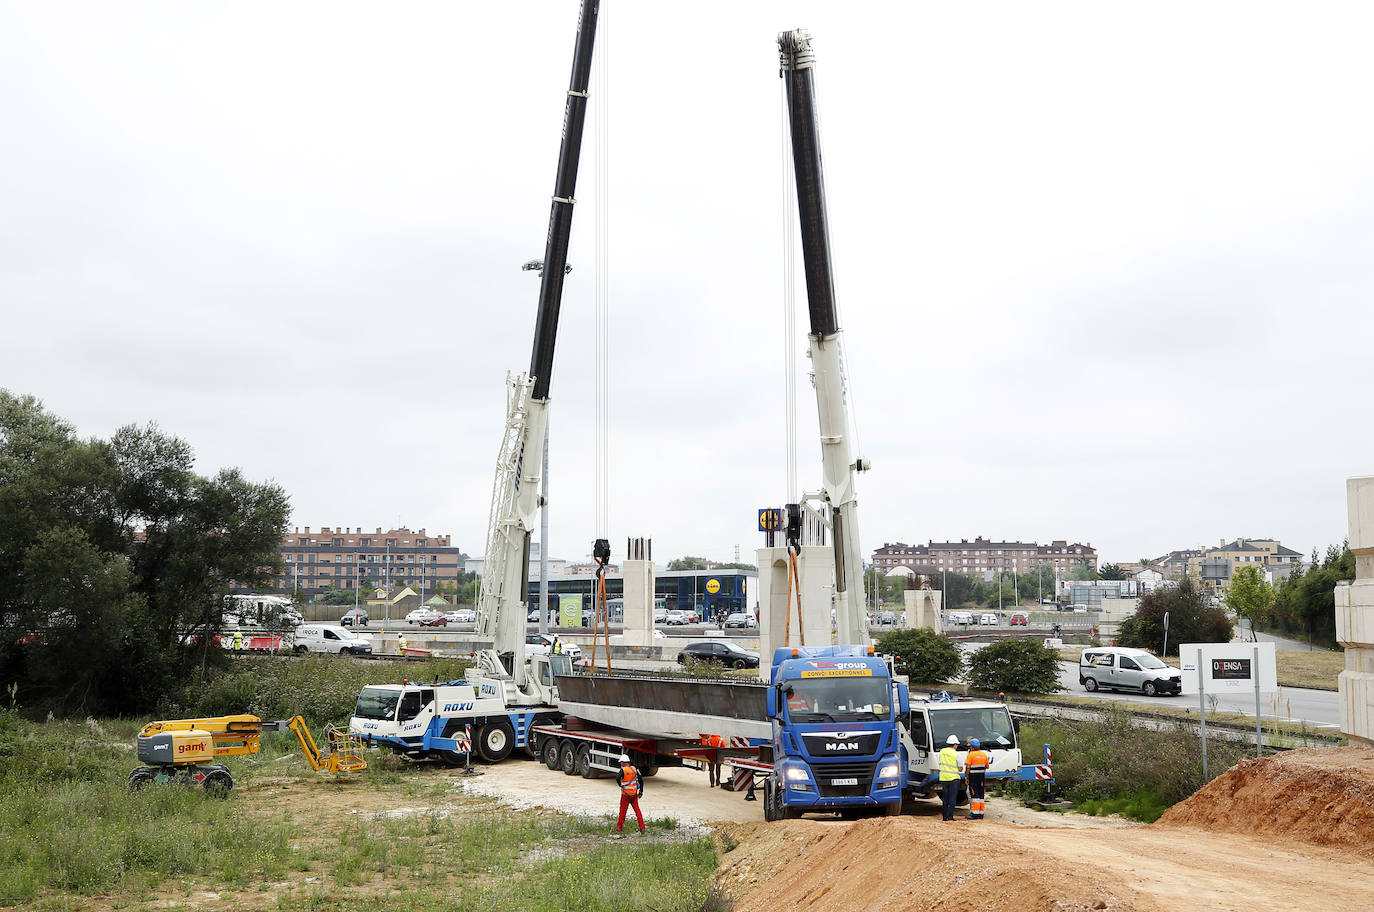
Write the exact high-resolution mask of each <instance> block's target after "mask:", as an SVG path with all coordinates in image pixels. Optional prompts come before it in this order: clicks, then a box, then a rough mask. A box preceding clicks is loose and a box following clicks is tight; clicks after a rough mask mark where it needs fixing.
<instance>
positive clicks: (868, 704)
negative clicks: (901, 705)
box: [784, 677, 892, 722]
mask: <svg viewBox="0 0 1374 912" xmlns="http://www.w3.org/2000/svg"><path fill="white" fill-rule="evenodd" d="M788 687H789V688H790V690H791V692H790V693H787V692H784V698H785V700H786V702H787V715H788V717H789V718H790V719H791V720H792V721H793V722H855V721H858V720H860V719H863V720H869V721H871V720H873V719H881V718H884V717H886V716H887V715H888V714H889V713H890V712H891V711H892V704H890V703H889V702H888V701H889V700H890V699H892V697H891V691H890V689H889V687H888V680H887V678H860V677H853V678H805V679H800V680H796V681H791V682H790V683H789V684H788Z"/></svg>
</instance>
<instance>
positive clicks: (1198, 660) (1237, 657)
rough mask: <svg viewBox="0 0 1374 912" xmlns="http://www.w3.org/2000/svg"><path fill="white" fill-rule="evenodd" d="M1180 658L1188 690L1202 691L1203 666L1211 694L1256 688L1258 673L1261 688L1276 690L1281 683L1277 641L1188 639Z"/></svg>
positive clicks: (1205, 688)
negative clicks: (1200, 686)
mask: <svg viewBox="0 0 1374 912" xmlns="http://www.w3.org/2000/svg"><path fill="white" fill-rule="evenodd" d="M1256 650H1258V652H1259V654H1258V662H1257V661H1256V658H1257V657H1256ZM1178 659H1179V668H1180V669H1181V670H1182V671H1183V692H1184V693H1186V694H1195V693H1197V692H1198V673H1197V672H1198V667H1199V666H1201V668H1202V689H1203V690H1204V691H1206V692H1207V693H1210V694H1215V693H1221V692H1222V691H1229V690H1235V691H1253V690H1254V689H1255V679H1256V677H1258V679H1259V689H1260V690H1261V691H1275V690H1278V687H1279V685H1278V673H1277V669H1276V668H1275V665H1274V644H1273V643H1184V644H1183V645H1182V646H1180V647H1178Z"/></svg>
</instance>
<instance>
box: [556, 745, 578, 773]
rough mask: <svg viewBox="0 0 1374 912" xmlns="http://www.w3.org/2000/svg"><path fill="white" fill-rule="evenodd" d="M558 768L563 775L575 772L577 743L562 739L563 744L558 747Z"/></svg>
mask: <svg viewBox="0 0 1374 912" xmlns="http://www.w3.org/2000/svg"><path fill="white" fill-rule="evenodd" d="M558 768H559V769H561V770H562V771H563V775H565V776H572V775H574V774H575V773H576V772H577V745H576V744H574V743H573V742H572V741H564V742H563V746H562V747H561V748H559V750H558Z"/></svg>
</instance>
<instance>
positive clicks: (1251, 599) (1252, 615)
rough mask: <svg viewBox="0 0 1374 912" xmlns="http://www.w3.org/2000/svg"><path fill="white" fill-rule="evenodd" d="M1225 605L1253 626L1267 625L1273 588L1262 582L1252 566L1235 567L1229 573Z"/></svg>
mask: <svg viewBox="0 0 1374 912" xmlns="http://www.w3.org/2000/svg"><path fill="white" fill-rule="evenodd" d="M1226 604H1227V605H1229V606H1231V609H1232V610H1233V611H1235V612H1236V614H1238V615H1240V616H1241V617H1243V618H1246V619H1248V620H1249V621H1250V623H1251V624H1253V625H1256V626H1258V625H1259V624H1263V623H1267V622H1268V620H1269V612H1270V611H1271V610H1272V609H1273V607H1274V587H1273V586H1271V585H1269V584H1268V583H1267V582H1265V581H1264V578H1263V577H1262V576H1260V571H1259V568H1258V567H1256V566H1254V565H1253V564H1251V565H1248V566H1244V567H1237V568H1236V569H1235V571H1233V572H1232V573H1231V585H1230V587H1229V588H1228V589H1227V590H1226Z"/></svg>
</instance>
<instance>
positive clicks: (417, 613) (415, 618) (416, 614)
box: [406, 608, 439, 624]
mask: <svg viewBox="0 0 1374 912" xmlns="http://www.w3.org/2000/svg"><path fill="white" fill-rule="evenodd" d="M438 613H439V612H437V611H435V610H434V609H433V608H416V609H415V610H414V611H412V612H410V614H407V615H406V623H407V624H418V623H420V622H421V621H423V620H424V619H425V618H429V617H434V616H435V615H436V614H438Z"/></svg>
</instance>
